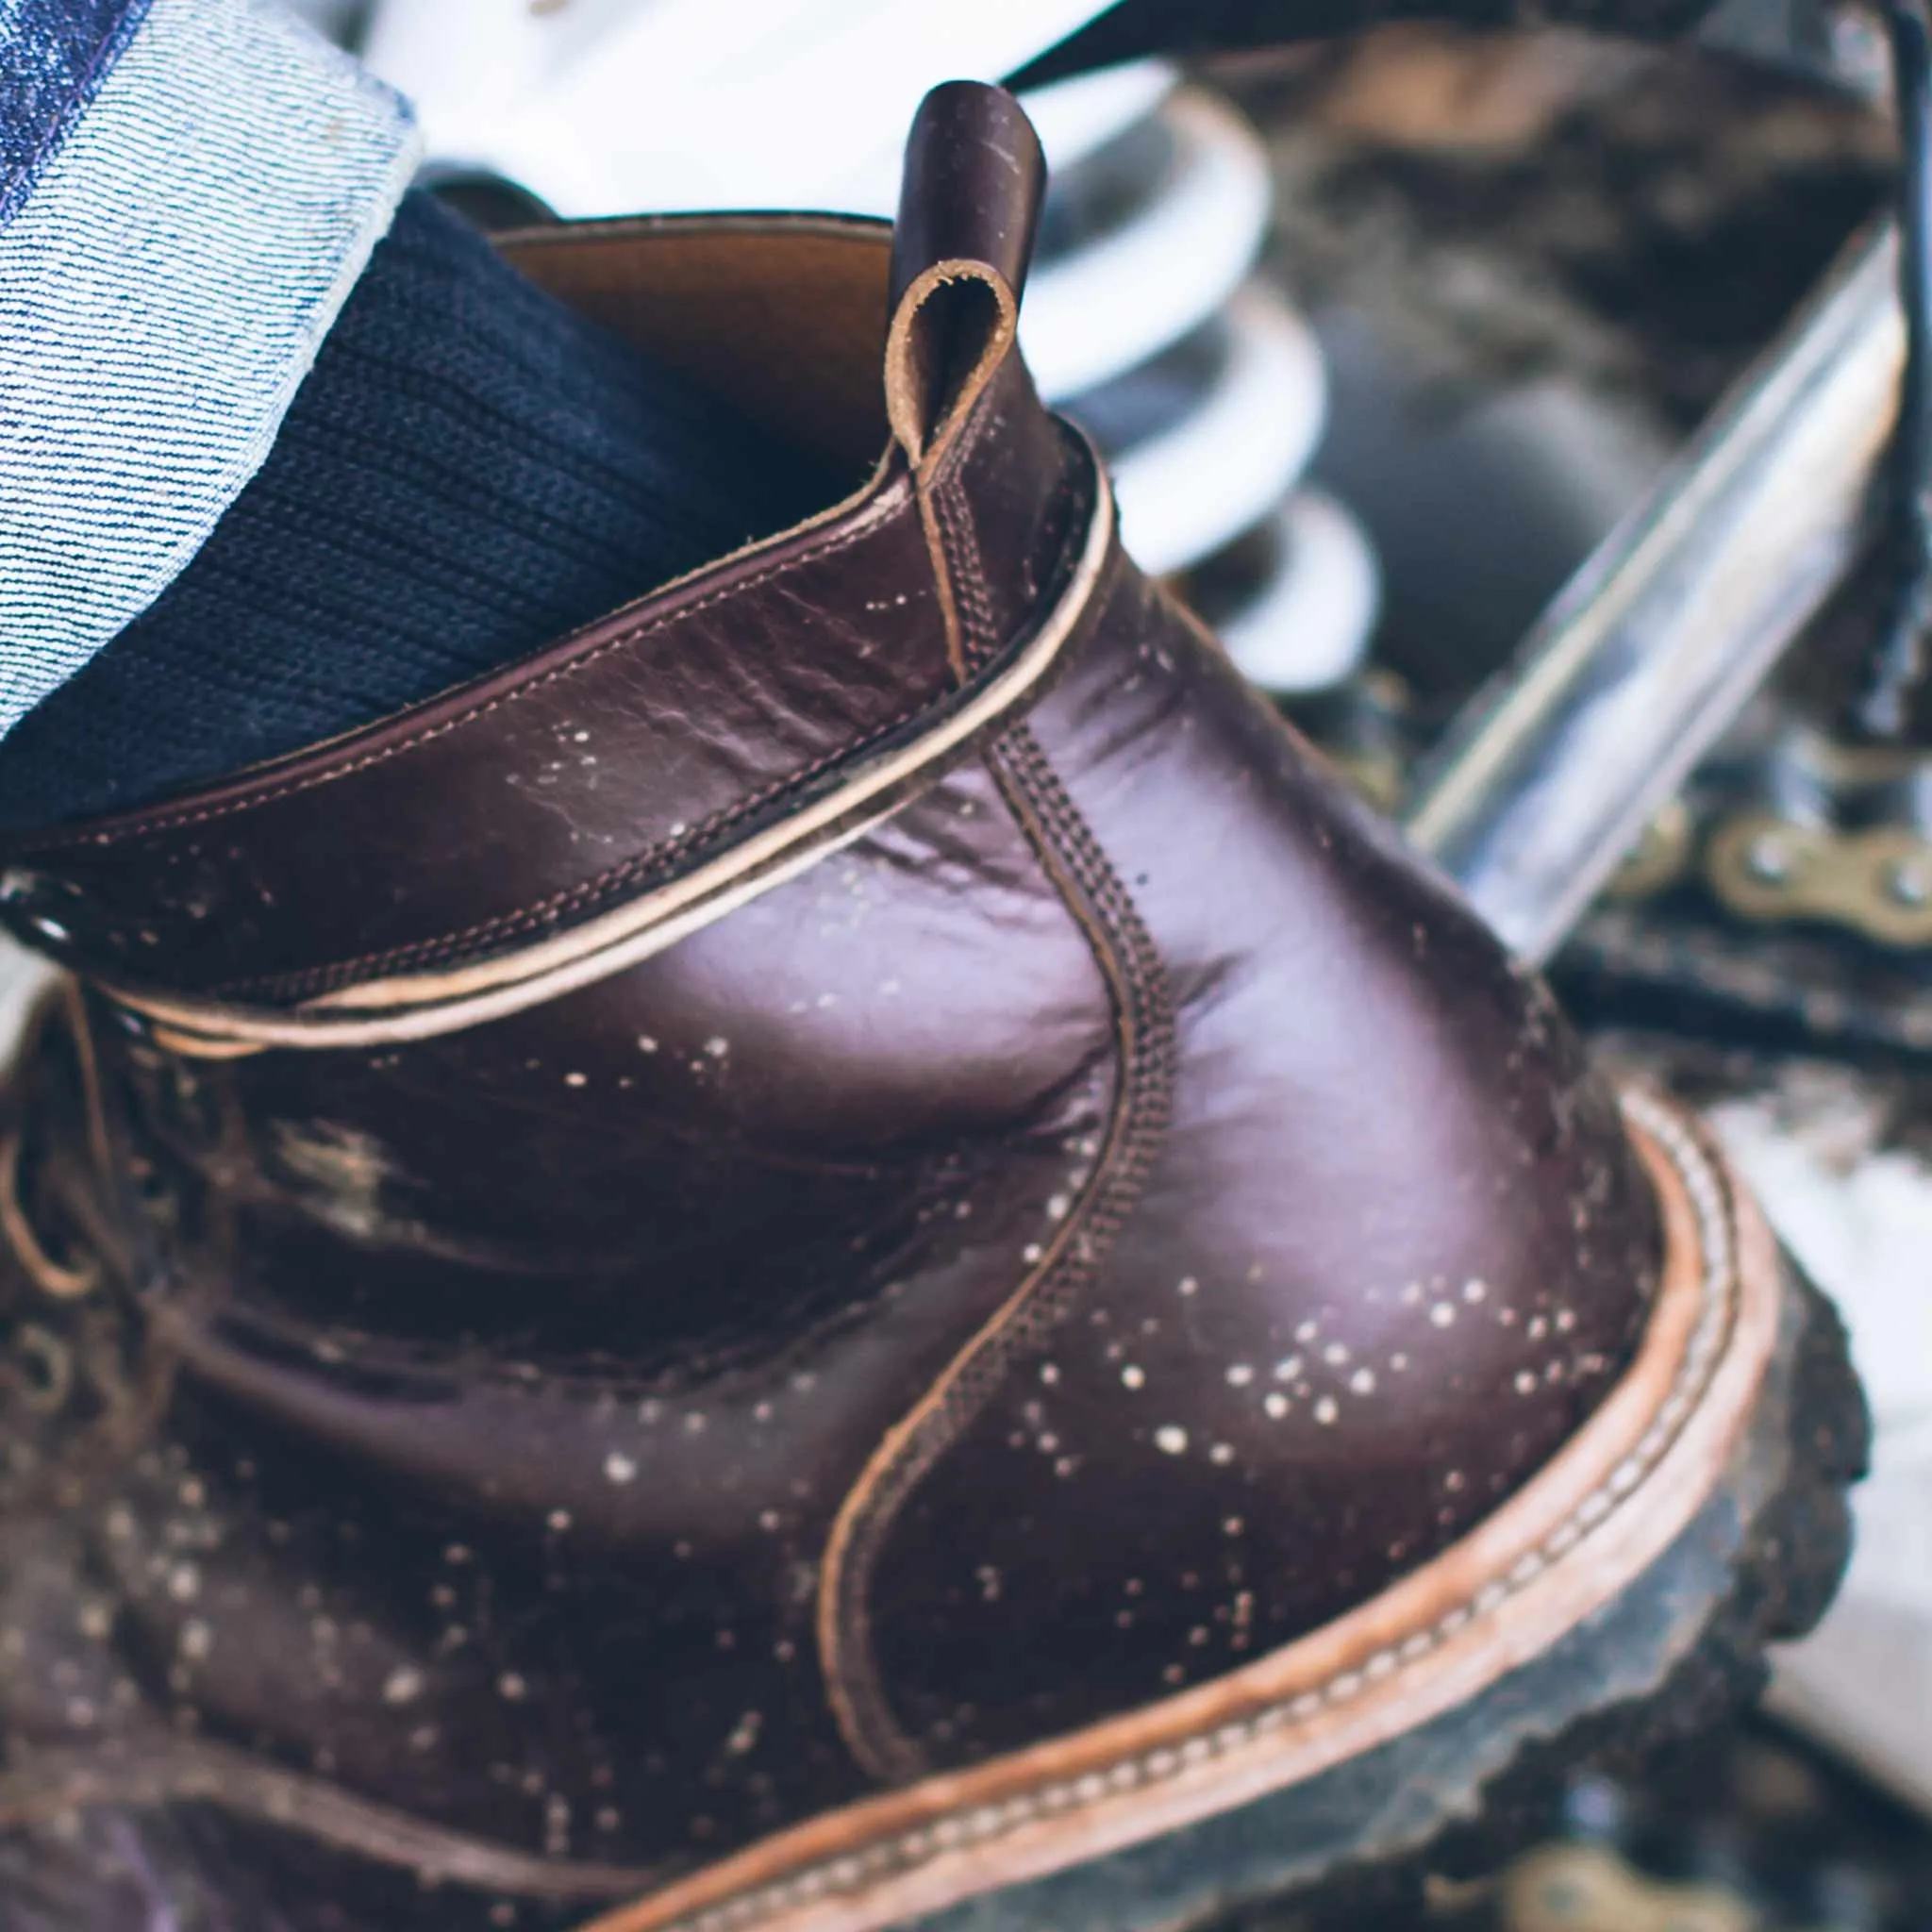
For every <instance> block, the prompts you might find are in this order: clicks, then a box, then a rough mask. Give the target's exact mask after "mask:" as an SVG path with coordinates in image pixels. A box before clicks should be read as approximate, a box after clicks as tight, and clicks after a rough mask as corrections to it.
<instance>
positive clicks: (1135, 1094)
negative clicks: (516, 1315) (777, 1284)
mask: <svg viewBox="0 0 1932 1932" xmlns="http://www.w3.org/2000/svg"><path fill="white" fill-rule="evenodd" d="M987 762H988V765H989V767H990V769H991V771H992V774H993V776H994V779H995V782H997V783H998V785H999V787H1000V790H1001V792H1002V794H1003V795H1004V796H1005V797H1006V798H1007V801H1008V806H1009V807H1010V808H1011V809H1012V810H1013V813H1014V816H1015V818H1016V820H1017V821H1018V822H1019V824H1020V826H1021V829H1022V831H1023V833H1024V835H1025V837H1026V839H1027V841H1028V842H1029V844H1031V845H1032V846H1033V848H1034V851H1035V853H1036V855H1037V856H1038V858H1039V859H1040V862H1041V866H1042V867H1043V868H1044V870H1045V871H1046V873H1047V875H1048V876H1049V878H1050V879H1051V880H1052V881H1053V883H1054V885H1055V887H1056V889H1057V890H1058V892H1059V894H1060V897H1061V899H1062V901H1063V902H1064V903H1065V905H1066V907H1067V908H1068V910H1069V911H1070V912H1071V913H1072V914H1073V916H1074V919H1075V920H1076V922H1077V923H1078V924H1079V925H1080V926H1081V928H1082V930H1083V932H1084V933H1085V935H1086V937H1087V940H1088V943H1089V945H1090V946H1091V950H1092V952H1093V956H1094V958H1095V961H1096V963H1097V964H1098V965H1099V967H1100V970H1101V973H1102V974H1103V976H1104V978H1105V979H1106V982H1107V986H1108V997H1109V999H1110V1001H1111V1002H1112V1005H1113V1008H1114V1027H1115V1035H1116V1041H1117V1057H1118V1065H1119V1075H1118V1079H1117V1082H1116V1085H1115V1091H1114V1099H1113V1106H1112V1108H1111V1110H1110V1117H1109V1120H1108V1134H1107V1143H1106V1145H1105V1146H1104V1148H1103V1149H1102V1152H1101V1155H1100V1158H1098V1160H1096V1162H1095V1163H1094V1169H1093V1174H1092V1176H1091V1178H1090V1180H1089V1181H1088V1183H1087V1186H1086V1189H1085V1191H1084V1192H1083V1194H1082V1197H1081V1199H1080V1202H1079V1204H1078V1206H1077V1207H1076V1208H1075V1209H1074V1212H1073V1213H1072V1214H1071V1215H1070V1216H1069V1217H1068V1219H1067V1221H1066V1222H1065V1223H1064V1224H1062V1227H1061V1230H1060V1233H1059V1236H1058V1239H1057V1241H1055V1243H1054V1245H1053V1247H1052V1249H1051V1251H1050V1252H1049V1254H1048V1255H1047V1256H1046V1257H1045V1258H1044V1260H1043V1261H1042V1263H1041V1266H1040V1267H1039V1268H1038V1269H1037V1270H1035V1271H1034V1273H1033V1274H1031V1275H1030V1276H1028V1277H1027V1278H1026V1279H1025V1280H1024V1281H1023V1282H1022V1283H1021V1285H1020V1287H1019V1288H1018V1290H1017V1291H1015V1292H1014V1293H1013V1294H1012V1295H1011V1296H1010V1297H1008V1301H1007V1302H1006V1304H1005V1306H1004V1307H1001V1309H1000V1310H999V1312H998V1313H997V1314H995V1315H994V1317H993V1318H992V1320H991V1322H989V1323H988V1324H986V1326H985V1327H984V1328H982V1329H981V1330H980V1331H979V1333H978V1334H977V1335H975V1336H974V1338H973V1340H972V1341H970V1342H969V1343H968V1344H967V1345H966V1347H965V1348H964V1349H963V1350H961V1351H960V1353H959V1354H958V1356H956V1357H954V1359H953V1361H952V1362H951V1363H950V1364H949V1365H948V1366H947V1368H946V1370H945V1372H944V1374H941V1377H940V1378H939V1380H938V1381H937V1382H935V1383H934V1384H933V1386H932V1388H931V1389H930V1390H928V1391H927V1392H926V1394H925V1396H924V1398H923V1399H922V1401H921V1402H920V1403H919V1404H918V1405H917V1406H916V1407H914V1408H913V1409H912V1410H911V1411H910V1412H909V1413H908V1416H907V1417H906V1418H905V1419H904V1420H902V1421H901V1422H900V1423H899V1424H898V1425H897V1426H896V1427H895V1428H894V1429H893V1430H892V1431H891V1434H890V1435H888V1437H887V1438H886V1440H885V1441H883V1442H882V1443H881V1444H880V1446H879V1448H878V1450H877V1451H876V1452H875V1453H874V1457H873V1458H872V1460H871V1462H870V1463H869V1464H868V1465H867V1468H866V1470H865V1471H864V1473H863V1474H861V1475H860V1477H859V1479H858V1483H857V1484H855V1485H854V1487H853V1490H852V1491H851V1493H850V1494H849V1495H848V1496H847V1498H846V1500H845V1503H844V1505H843V1507H841V1510H840V1513H839V1519H838V1522H837V1524H835V1526H834V1529H833V1533H832V1538H831V1541H830V1542H829V1543H828V1545H827V1548H826V1553H825V1557H824V1566H823V1574H822V1578H821V1595H820V1629H819V1638H820V1650H821V1654H822V1655H821V1661H822V1664H823V1666H824V1671H825V1676H826V1690H827V1694H828V1695H829V1697H830V1699H831V1702H832V1707H833V1715H834V1717H835V1719H836V1720H837V1722H838V1724H839V1727H840V1730H841V1734H842V1735H843V1736H844V1738H845V1740H846V1742H847V1744H848V1745H849V1746H850V1747H851V1749H852V1751H853V1754H854V1755H855V1756H856V1757H858V1759H859V1761H860V1762H861V1763H862V1764H864V1765H865V1766H866V1768H867V1769H868V1770H870V1771H872V1772H873V1773H874V1774H875V1775H877V1776H879V1777H881V1778H886V1779H891V1780H896V1781H904V1780H906V1779H909V1778H911V1777H914V1776H917V1775H918V1774H919V1773H920V1772H921V1771H922V1770H923V1769H924V1753H923V1752H922V1751H921V1750H920V1748H919V1746H918V1745H917V1744H916V1743H915V1742H914V1740H912V1739H911V1738H909V1737H908V1736H907V1734H906V1733H905V1732H904V1730H903V1729H902V1728H901V1727H900V1725H899V1724H898V1723H897V1721H896V1720H895V1719H894V1717H893V1716H892V1713H891V1705H890V1701H889V1699H888V1697H887V1695H886V1692H885V1690H884V1686H883V1684H882V1682H881V1680H880V1677H879V1672H878V1664H877V1659H876V1657H875V1656H874V1649H873V1643H872V1631H871V1617H870V1609H869V1599H870V1594H871V1583H872V1576H873V1573H874V1569H875V1568H876V1565H877V1561H878V1557H879V1556H880V1553H881V1552H882V1550H883V1548H884V1545H885V1541H886V1539H887V1537H888V1535H889V1534H890V1533H891V1528H892V1525H893V1524H894V1523H895V1522H896V1521H897V1519H898V1516H899V1513H900V1511H901V1510H902V1509H903V1508H904V1507H905V1505H906V1503H907V1501H908V1498H909V1497H910V1496H911V1494H912V1492H913V1491H915V1490H916V1489H917V1488H918V1486H919V1484H920V1483H921V1482H922V1481H923V1480H924V1478H925V1476H926V1475H927V1474H929V1473H930V1472H931V1471H932V1469H933V1468H934V1466H935V1465H936V1464H937V1463H938V1462H939V1461H940V1460H941V1457H943V1456H944V1455H945V1454H946V1452H947V1451H948V1450H949V1449H950V1448H951V1447H952V1446H953V1444H954V1443H955V1442H957V1441H958V1439H959V1438H960V1436H961V1435H963V1434H964V1433H965V1431H966V1430H967V1429H968V1428H969V1427H970V1426H971V1425H972V1424H973V1423H974V1420H975V1419H976V1418H977V1417H978V1416H979V1414H980V1413H981V1411H982V1410H983V1409H984V1408H985V1407H986V1405H987V1404H988V1403H989V1402H990V1401H991V1399H992V1397H993V1395H994V1393H995V1392H996V1391H997V1390H998V1389H999V1387H1000V1385H1001V1383H1002V1382H1003V1381H1004V1380H1005V1379H1006V1376H1007V1374H1008V1370H1009V1368H1010V1367H1011V1365H1012V1364H1013V1362H1014V1361H1015V1360H1016V1359H1017V1358H1020V1357H1024V1355H1026V1354H1027V1353H1028V1352H1030V1351H1031V1350H1033V1349H1035V1348H1037V1347H1038V1346H1039V1345H1040V1344H1041V1342H1042V1341H1044V1339H1045V1338H1046V1336H1047V1335H1048V1334H1049V1333H1050V1332H1051V1331H1052V1329H1053V1328H1054V1326H1055V1325H1056V1324H1058V1322H1060V1321H1061V1320H1062V1319H1063V1318H1064V1317H1065V1315H1066V1314H1067V1312H1068V1311H1069V1309H1070V1308H1071V1307H1073V1306H1074V1303H1075V1302H1076V1301H1077V1299H1078V1297H1079V1295H1080V1294H1081V1292H1082V1291H1084V1290H1085V1289H1086V1288H1087V1287H1088V1286H1089V1285H1090V1283H1091V1281H1092V1280H1093V1279H1094V1277H1095V1276H1096V1275H1097V1274H1098V1273H1099V1271H1100V1269H1101V1267H1102V1266H1103V1264H1104V1263H1105V1261H1106V1258H1107V1256H1108V1253H1109V1251H1110V1249H1111V1247H1112V1244H1113V1241H1115V1239H1116V1238H1117V1237H1118V1235H1119V1233H1120V1231H1121V1229H1122V1228H1123V1227H1124V1225H1125V1224H1126V1222H1127V1220H1128V1218H1129V1216H1130V1215H1131V1214H1132V1212H1133V1209H1134V1207H1135V1205H1136V1204H1137V1203H1138V1201H1139V1199H1140V1197H1141V1190H1142V1188H1143V1187H1144V1185H1145V1182H1146V1178H1147V1175H1148V1174H1149V1173H1150V1171H1151V1170H1152V1168H1153V1164H1154V1160H1155V1158H1156V1156H1157V1155H1158V1152H1159V1148H1160V1145H1161V1141H1162V1140H1163V1138H1164V1135H1165V1131H1166V1126H1167V1123H1168V1119H1169V1116H1170V1113H1171V1111H1172V1102H1173V1093H1174V1074H1175V1044H1174V1006H1173V998H1172V994H1171V992H1170V990H1169V988H1168V984H1167V976H1166V974H1165V971H1164V970H1163V968H1162V966H1161V962H1160V958H1159V954H1158V951H1157V949H1156V947H1155V944H1154V941H1153V939H1152V937H1151V935H1150V934H1149V933H1148V931H1147V929H1146V926H1145V925H1144V924H1143V923H1142V921H1141V916H1140V913H1139V911H1138V909H1137V908H1135V906H1134V903H1133V900H1132V898H1131V897H1130V895H1129V894H1128V892H1127V891H1126V889H1125V888H1124V886H1123V885H1122V883H1121V881H1120V878H1119V875H1118V874H1116V873H1115V871H1114V869H1113V866H1112V865H1111V863H1110V862H1109V861H1108V858H1107V855H1106V853H1105V851H1104V850H1103V849H1102V848H1101V845H1100V843H1099V841H1098V840H1097V839H1096V838H1095V837H1094V835H1093V833H1092V831H1091V828H1090V827H1089V825H1088V824H1087V823H1086V821H1085V819H1084V818H1082V817H1081V815H1080V813H1079V810H1078V808H1077V807H1075V805H1074V801H1073V800H1072V798H1071V797H1070V796H1069V795H1068V793H1067V791H1066V788H1065V787H1064V786H1063V785H1062V784H1061V783H1060V780H1059V778H1058V775H1057V774H1056V773H1055V772H1054V770H1053V767H1052V765H1051V763H1050V762H1049V761H1048V759H1047V758H1046V756H1045V754H1044V753H1043V752H1042V751H1041V747H1040V744H1039V742H1038V741H1037V740H1036V739H1035V738H1034V736H1033V734H1032V732H1031V731H1030V730H1029V729H1028V727H1026V726H1025V725H1024V724H1023V725H1019V726H1017V727H1015V729H1014V730H1012V731H1011V732H1009V733H1008V735H1007V736H1006V737H1005V738H1003V739H1001V740H1000V741H999V742H998V743H997V744H996V745H995V746H994V747H993V749H992V750H991V752H990V753H989V754H988V760H987Z"/></svg>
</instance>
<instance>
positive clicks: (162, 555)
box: [0, 0, 417, 733]
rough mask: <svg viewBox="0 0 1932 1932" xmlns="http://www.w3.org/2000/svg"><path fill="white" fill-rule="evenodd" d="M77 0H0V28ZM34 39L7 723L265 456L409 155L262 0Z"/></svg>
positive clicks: (9, 342)
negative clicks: (80, 46)
mask: <svg viewBox="0 0 1932 1932" xmlns="http://www.w3.org/2000/svg"><path fill="white" fill-rule="evenodd" d="M96 10H97V11H98V9H96ZM78 11H79V9H78V8H76V7H75V5H73V4H72V0H56V4H53V5H48V4H45V0H42V4H41V5H39V6H38V7H37V6H36V4H35V0H26V5H25V8H16V9H10V10H9V9H8V8H5V7H0V41H4V40H6V39H7V38H8V36H10V35H12V34H16V33H23V32H31V31H32V30H33V23H34V18H35V16H36V14H37V13H38V14H40V15H41V16H42V24H43V25H44V24H45V22H46V20H47V19H52V20H53V21H54V23H55V25H56V27H57V28H58V26H59V25H60V24H61V23H62V22H66V21H71V20H72V19H73V18H74V17H75V14H76V13H77V12H78ZM9 13H10V16H11V17H10V18H9ZM130 23H131V25H130ZM5 51H7V52H8V53H10V54H12V55H13V56H14V57H15V58H14V59H13V61H12V64H11V70H10V71H11V72H12V74H13V75H19V73H20V72H21V71H22V65H23V62H22V58H20V57H21V53H22V49H21V47H20V46H18V45H16V46H15V47H14V48H12V49H8V50H5ZM35 51H36V49H35V48H34V47H32V46H28V47H27V48H26V49H25V52H26V54H28V55H32V54H33V53H34V52H35ZM40 51H41V52H42V55H43V58H42V59H41V61H40V71H39V74H38V77H37V92H36V93H35V95H34V103H33V105H34V108H35V111H36V112H37V113H38V114H39V115H40V117H41V119H40V125H39V137H40V138H39V142H38V145H37V146H36V147H35V149H34V151H33V154H32V166H31V169H30V170H29V169H27V168H25V167H18V168H16V169H15V171H14V174H13V177H12V179H13V183H14V192H12V194H11V204H10V211H9V201H8V195H7V194H6V193H5V192H0V343H4V344H5V345H6V347H5V352H4V354H0V733H4V732H6V731H7V730H8V728H9V727H10V726H11V725H12V724H15V723H16V722H17V721H18V720H19V718H20V717H21V716H22V715H23V713H25V711H27V710H28V709H30V708H32V707H33V706H34V705H35V704H37V703H38V702H39V701H40V699H42V697H44V696H45V695H46V694H47V692H48V691H52V690H53V689H54V687H55V686H57V685H58V684H60V683H62V682H64V681H65V680H66V679H67V678H69V677H71V676H73V675H74V674H75V672H76V671H78V670H79V669H80V667H81V666H82V665H83V664H85V663H86V662H87V661H88V659H89V658H92V656H93V655H94V654H95V652H97V651H98V650H100V648H101V647H102V646H103V645H104V644H106V643H107V642H108V640H109V639H111V638H112V637H113V636H114V635H115V634H116V633H117V632H118V631H120V630H121V629H122V628H123V627H124V626H125V625H127V624H128V623H129V622H130V621H131V620H132V619H134V618H135V617H138V616H139V615H140V614H141V612H142V611H143V610H144V609H146V608H147V607H148V606H149V605H150V604H152V603H153V602H154V601H155V599H156V598H157V597H158V596H159V595H160V594H161V592H162V591H164V590H166V589H167V587H168V585H169V584H170V583H171V582H172V581H173V580H174V579H175V576H176V575H179V573H180V572H181V571H182V569H183V568H184V567H185V566H186V565H187V564H188V563H189V561H190V560H191V559H192V558H193V556H194V554H195V552H196V550H197V549H198V548H199V547H200V545H201V543H202V541H203V540H204V539H205V538H206V537H207V536H208V532H209V530H211V529H212V528H213V527H214V525H215V524H216V522H217V521H218V520H219V519H220V517H221V516H222V514H223V512H224V511H225V509H226V508H228V506H229V505H230V504H231V503H232V502H233V501H234V500H235V498H236V497H237V496H238V495H239V494H240V493H241V491H242V487H243V486H244V485H245V484H246V483H247V481H248V479H249V478H250V477H251V476H252V475H254V474H255V472H256V471H257V470H258V468H259V467H260V465H261V463H262V460H263V458H266V456H267V455H268V452H269V449H270V446H271V445H272V444H273V442H274V441H275V431H276V429H277V428H278V426H279V425H280V423H281V420H282V416H283V414H284V412H285V411H286V410H287V408H288V406H289V403H290V401H291V398H292V397H293V395H294V393H295V391H296V389H297V388H298V387H299V386H300V384H301V381H302V378H303V376H304V375H306V374H307V373H308V368H309V365H310V363H311V362H312V361H313V360H314V358H315V352H316V350H317V349H318V348H319V347H320V345H321V342H322V340H323V338H324V336H325V335H326V334H327V332H328V328H329V325H330V324H331V323H332V322H333V321H334V320H335V317H336V314H337V312H338V311H339V310H340V308H341V305H342V302H343V300H344V298H345V297H346V296H347V294H348V291H349V290H350V289H351V288H352V287H353V286H354V284H355V281H356V278H357V276H358V275H359V274H360V273H361V272H362V269H363V267H364V265H365V264H366V263H367V261H368V259H369V255H370V251H371V250H372V249H373V248H374V247H375V243H376V242H378V241H379V240H380V239H381V237H382V235H383V234H384V232H385V231H386V230H387V228H388V226H389V224H390V220H391V216H392V214H393V213H394V210H395V206H396V203H397V202H398V201H399V200H400V199H401V197H402V194H403V191H404V189H405V188H406V187H407V186H408V180H409V177H410V175H411V174H412V173H413V171H414V167H415V162H416V156H417V142H416V135H415V128H414V125H413V121H412V119H411V116H410V113H409V110H408V108H407V107H406V106H405V104H404V103H403V102H402V100H401V99H400V98H399V97H398V96H397V95H396V94H395V93H393V92H391V90H390V89H388V88H387V87H385V86H383V85H382V84H381V83H380V82H378V81H376V80H375V79H374V78H373V77H372V76H371V75H369V74H368V73H366V72H365V71H364V70H363V69H362V68H360V67H358V65H357V64H356V63H355V62H354V61H353V60H351V59H349V58H347V57H346V56H344V55H342V54H341V53H339V52H338V51H337V50H336V49H334V48H333V47H331V46H329V45H328V44H327V43H326V42H324V41H323V40H322V39H320V38H319V37H318V36H316V35H315V34H313V33H311V32H310V31H309V30H308V29H307V28H306V27H303V26H301V25H298V24H297V23H295V22H294V21H292V20H291V19H290V18H289V17H288V16H286V15H285V14H283V13H281V12H279V11H278V10H276V9H275V8H274V7H273V6H271V5H270V4H268V0H150V4H149V5H148V6H147V7H146V9H145V12H144V14H142V16H141V17H139V18H138V19H137V18H136V17H135V8H132V7H129V8H125V9H124V10H123V12H122V14H121V16H120V17H119V19H118V20H117V21H116V22H114V23H113V24H112V27H111V30H109V31H107V32H104V33H103V34H101V35H100V36H99V37H98V39H97V41H96V42H95V43H94V44H92V47H90V48H89V49H88V50H86V53H87V58H85V59H84V60H78V61H75V60H72V59H70V60H69V61H68V63H67V65H66V66H65V67H63V66H62V64H61V62H60V60H59V59H58V58H56V57H57V56H58V55H59V54H60V53H61V52H62V50H61V49H60V48H58V46H54V45H52V44H51V43H47V42H43V43H42V45H41V49H40ZM66 51H67V52H68V53H70V54H71V52H72V50H71V49H69V50H66ZM29 64H30V63H29ZM5 77H6V71H5V70H0V80H4V79H5ZM0 105H6V106H9V107H11V106H15V105H17V102H9V103H0ZM0 186H4V184H0Z"/></svg>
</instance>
